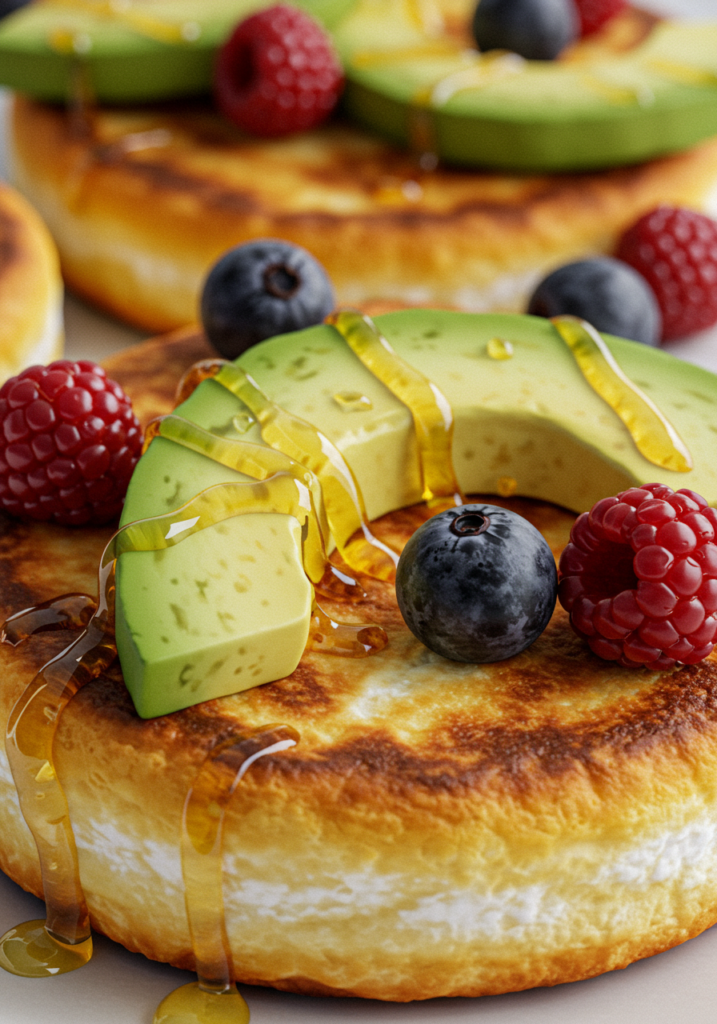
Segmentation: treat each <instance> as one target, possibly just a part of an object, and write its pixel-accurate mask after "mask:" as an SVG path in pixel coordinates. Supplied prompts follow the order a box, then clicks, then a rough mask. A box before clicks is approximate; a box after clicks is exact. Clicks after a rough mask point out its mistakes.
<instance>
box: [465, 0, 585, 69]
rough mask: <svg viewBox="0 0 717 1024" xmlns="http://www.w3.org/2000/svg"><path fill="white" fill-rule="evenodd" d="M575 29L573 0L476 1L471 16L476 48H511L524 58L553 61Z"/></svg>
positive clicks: (576, 33) (567, 43)
mask: <svg viewBox="0 0 717 1024" xmlns="http://www.w3.org/2000/svg"><path fill="white" fill-rule="evenodd" d="M578 32H579V21H578V15H577V10H576V8H575V4H574V3H573V0H480V2H479V3H478V6H477V8H476V12H475V14H474V15H473V36H474V38H475V41H476V44H477V46H478V49H479V50H512V51H513V53H519V54H520V56H521V57H525V58H526V60H553V59H554V58H555V57H557V56H558V54H559V53H560V51H561V50H564V49H565V47H566V46H568V45H569V44H570V43H572V42H573V41H574V40H575V39H577V37H578Z"/></svg>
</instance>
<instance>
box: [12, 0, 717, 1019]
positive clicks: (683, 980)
mask: <svg viewBox="0 0 717 1024" xmlns="http://www.w3.org/2000/svg"><path fill="white" fill-rule="evenodd" d="M650 6H651V7H652V8H653V9H655V10H661V11H664V12H665V13H675V14H680V15H682V16H686V17H696V18H699V17H702V18H715V17H717V0H652V3H651V4H650ZM2 112H3V103H2V96H1V95H0V122H1V121H2ZM0 127H1V126H0ZM1 142H2V134H1V132H0V177H1V176H2V172H3V168H4V151H3V147H2V144H1ZM65 316H66V328H67V351H68V353H69V354H70V355H72V356H74V357H75V358H80V357H83V356H86V357H88V358H94V359H97V360H101V359H103V358H105V357H107V356H108V355H110V354H111V353H113V352H116V351H118V350H120V349H122V348H124V347H126V346H128V345H131V344H134V343H135V342H137V341H139V340H141V339H142V337H144V336H146V335H142V334H141V333H140V332H138V331H135V330H132V329H130V328H128V327H126V326H124V325H123V324H120V323H118V322H117V321H115V320H112V319H111V318H109V317H107V316H104V315H103V314H101V313H99V312H97V311H96V310H93V309H91V308H89V307H88V306H86V305H85V304H84V303H82V302H80V301H78V300H77V299H75V298H73V297H72V296H68V298H67V301H66V308H65ZM666 347H667V348H668V350H669V351H671V352H672V353H673V354H674V355H676V356H678V357H680V358H683V359H687V360H689V361H690V362H695V363H699V364H700V365H702V366H705V367H707V368H709V369H711V370H713V371H715V372H717V327H716V328H713V329H712V330H710V331H705V332H704V333H703V334H700V335H697V336H695V337H693V338H690V339H687V340H685V341H680V342H675V343H673V344H671V345H669V346H666ZM715 884H716V885H717V879H715ZM41 917H44V906H43V904H42V903H41V902H40V901H39V900H37V899H35V898H34V897H32V896H29V895H28V894H27V893H24V892H23V891H22V890H21V889H19V888H18V886H16V885H14V883H12V882H11V881H10V880H9V879H7V878H6V877H5V876H4V875H2V874H1V873H0V934H2V933H3V932H4V931H5V930H6V929H7V928H10V927H12V926H13V925H16V924H18V923H20V922H21V921H26V920H29V919H32V918H41ZM192 978H193V976H192V975H190V974H188V973H186V972H182V971H177V970H175V969H173V968H171V967H167V966H164V965H159V964H155V963H151V962H150V961H148V960H146V959H145V958H144V957H142V956H139V955H137V954H133V953H128V952H127V951H126V950H125V949H123V948H122V947H121V946H118V945H116V944H115V943H113V942H110V941H109V940H108V939H105V938H103V937H102V936H98V937H96V944H95V955H94V957H93V959H92V960H91V961H90V963H89V964H88V965H87V966H86V967H84V968H82V970H79V971H76V972H75V973H73V974H68V975H64V976H62V977H57V978H52V979H48V980H46V981H33V980H26V979H23V978H16V977H14V976H13V975H9V974H5V973H4V972H2V971H0V1024H151V1022H152V1016H153V1013H154V1009H155V1007H156V1006H157V1005H158V1003H159V1002H160V1001H161V1000H162V999H163V998H164V996H165V995H166V994H167V993H168V992H170V991H171V990H172V989H173V988H176V987H177V986H178V985H181V984H184V983H185V982H186V981H189V980H192ZM243 993H244V995H245V997H246V999H247V1001H248V1002H249V1005H250V1007H251V1013H252V1022H253V1024H328V1022H331V1021H335V1020H338V1019H339V1018H340V1019H342V1020H345V1021H350V1022H352V1024H424V1022H425V1024H428V1022H429V1021H430V1022H431V1024H435V1022H441V1024H468V1022H473V1021H476V1022H477V1021H480V1022H481V1024H526V1022H527V1021H530V1024H682V1022H689V1024H715V1021H717V926H716V927H715V928H712V929H711V930H710V931H708V932H705V933H704V934H703V935H701V936H699V937H698V938H696V939H692V940H691V941H690V942H687V943H685V944H684V945H682V946H679V947H677V948H676V949H673V950H670V951H669V952H667V953H662V954H661V955H660V956H656V957H652V958H650V959H649V960H643V961H641V962H639V963H636V964H633V965H632V966H631V967H628V968H627V970H625V971H615V972H613V973H611V974H605V975H602V976H601V977H599V978H594V979H592V980H589V981H583V982H576V983H573V984H570V985H560V986H558V987H556V988H553V989H533V990H531V991H529V992H523V993H516V994H512V995H505V996H495V997H491V998H486V999H437V1000H430V1001H428V1002H425V1003H411V1004H407V1005H401V1004H398V1005H397V1004H389V1003H377V1002H369V1001H365V1000H359V999H339V1000H334V999H311V998H308V997H303V996H292V995H287V994H283V993H278V992H273V991H271V990H268V989H258V988H256V989H252V988H249V987H244V989H243Z"/></svg>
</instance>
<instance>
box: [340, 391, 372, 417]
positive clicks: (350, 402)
mask: <svg viewBox="0 0 717 1024" xmlns="http://www.w3.org/2000/svg"><path fill="white" fill-rule="evenodd" d="M332 397H333V400H334V401H335V402H336V404H337V405H338V407H339V409H341V411H342V412H368V410H369V409H373V402H372V401H371V399H370V398H367V397H366V395H362V394H361V392H360V391H339V392H338V393H337V394H335V395H333V396H332Z"/></svg>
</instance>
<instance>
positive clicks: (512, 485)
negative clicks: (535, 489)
mask: <svg viewBox="0 0 717 1024" xmlns="http://www.w3.org/2000/svg"><path fill="white" fill-rule="evenodd" d="M496 491H497V492H498V494H499V495H500V497H501V498H512V497H513V495H514V494H517V492H518V481H517V480H516V479H515V477H514V476H501V477H498V484H497V486H496Z"/></svg>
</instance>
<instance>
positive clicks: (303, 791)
mask: <svg viewBox="0 0 717 1024" xmlns="http://www.w3.org/2000/svg"><path fill="white" fill-rule="evenodd" d="M207 354H208V348H207V346H206V342H205V341H204V340H203V339H202V338H201V336H199V335H194V334H192V333H191V332H183V333H180V334H178V335H176V336H174V337H172V338H170V339H165V340H161V341H153V342H150V343H147V344H145V345H142V346H139V347H137V348H134V349H129V350H127V351H125V352H124V353H122V354H120V355H118V356H115V357H113V359H112V360H111V361H110V363H109V364H108V369H109V370H110V371H111V374H112V375H113V376H114V377H115V378H116V379H118V380H119V381H120V382H121V383H122V384H123V385H124V386H125V388H127V390H128V391H129V392H130V394H131V396H132V398H133V400H134V402H135V407H136V409H137V410H138V412H139V414H140V415H141V417H142V418H143V420H145V421H146V419H147V418H148V417H150V416H152V415H155V414H156V413H157V412H161V411H166V410H168V409H169V408H170V406H171V399H172V392H173V387H174V384H175V382H176V380H177V378H178V377H179V375H180V373H181V371H182V370H183V369H184V368H186V366H187V365H188V364H189V363H191V362H192V361H193V360H194V359H196V358H201V357H203V356H205V355H207ZM491 500H493V499H491ZM495 500H496V501H498V502H499V503H500V504H505V505H508V506H509V507H512V508H514V509H516V510H517V511H519V512H520V513H521V514H524V515H526V516H527V517H528V518H530V519H531V520H532V521H533V522H534V523H535V524H536V525H537V526H538V527H539V528H540V529H541V530H542V531H543V532H544V534H545V536H546V537H547V538H548V541H549V543H550V544H551V547H552V548H553V550H554V551H555V553H556V554H557V553H558V552H559V550H560V549H561V547H562V546H563V545H564V543H565V542H566V540H567V535H568V531H569V528H570V524H571V522H572V518H573V517H572V515H571V514H570V513H567V512H565V511H563V510H561V509H559V508H556V507H555V506H551V505H546V504H540V503H537V502H530V501H527V500H520V499H509V500H506V501H503V500H501V499H495ZM427 515H428V512H427V511H426V509H425V508H424V507H416V508H413V509H406V510H403V511H400V512H395V513H392V514H390V515H388V516H386V517H385V518H384V519H382V520H379V521H378V523H377V524H376V531H377V532H378V533H379V534H380V535H381V537H383V538H384V539H386V540H387V539H390V540H391V542H393V543H394V544H396V545H398V546H400V545H401V544H402V543H404V542H405V540H406V539H407V538H408V537H409V536H410V535H411V533H412V532H413V531H414V530H415V528H416V527H417V526H418V525H419V524H420V523H421V522H422V521H423V520H424V519H425V517H426V516H427ZM109 532H110V531H109V530H99V529H98V530H78V531H72V530H69V529H63V528H59V527H56V528H53V527H50V526H47V525H44V524H33V525H23V524H20V523H17V522H13V521H11V520H10V519H8V518H4V517H3V518H1V519H0V605H1V607H0V615H2V616H5V615H7V614H9V613H11V612H15V611H17V610H18V609H20V608H22V607H25V606H27V605H29V604H31V603H33V602H36V601H41V600H45V599H48V598H51V597H53V596H55V595H57V594H59V593H61V592H66V591H70V590H90V591H92V590H93V588H94V586H95V570H96V565H97V561H98V558H99V554H100V551H101V549H102V546H103V544H104V543H105V541H106V539H107V537H108V535H109ZM367 589H368V592H369V599H368V600H367V601H366V602H365V603H363V604H358V605H354V606H346V605H336V606H334V607H333V610H334V611H335V613H336V615H337V616H338V617H342V616H343V617H345V618H349V617H350V618H353V619H359V620H363V619H366V620H374V621H379V622H381V623H382V624H383V626H384V627H385V629H386V630H387V632H388V635H389V641H390V642H389V645H388V646H387V647H386V649H385V650H384V651H382V652H381V653H379V654H377V655H374V656H372V657H370V658H366V659H363V660H351V659H342V658H335V657H334V658H332V657H330V656H326V655H320V654H317V653H311V654H306V655H305V656H304V658H303V659H302V661H301V664H300V665H299V667H298V668H297V670H296V671H295V672H294V673H293V674H292V675H291V676H290V677H288V678H286V679H282V680H279V681H277V682H274V683H271V684H267V685H265V686H262V687H259V688H256V689H253V690H249V691H246V692H244V693H242V694H239V695H237V696H234V697H229V698H224V699H222V700H217V701H212V702H208V703H206V704H202V705H199V706H197V707H195V708H192V709H189V710H187V711H181V712H178V713H176V714H173V715H170V716H166V717H164V718H159V719H154V720H150V721H142V720H140V719H139V718H138V717H137V715H136V714H135V712H134V709H133V707H132V704H131V701H130V699H129V696H128V694H127V692H126V690H125V687H124V684H123V681H122V677H121V673H120V670H119V667H118V666H117V665H115V666H114V667H113V668H112V669H111V670H109V671H108V672H106V673H105V674H104V675H103V676H101V677H100V678H99V679H97V680H96V681H95V682H92V683H90V684H88V685H87V686H86V687H85V688H84V689H83V690H82V691H81V692H80V693H79V694H78V695H77V697H76V698H75V699H74V700H73V701H72V702H71V703H70V705H69V707H68V709H67V711H66V712H65V713H64V715H63V717H62V720H61V722H60V724H59V729H58V733H57V740H56V746H55V760H56V767H57V772H58V776H59V778H60V780H61V782H62V784H63V786H64V787H65V790H66V792H67V796H68V801H69V807H70V814H71V819H72V822H73V826H74V830H75V835H76V839H77V845H78V851H79V858H80V871H81V877H82V883H83V886H84V889H85V892H86V895H87V899H88V902H89V906H90V909H91V913H92V919H93V924H94V927H95V928H97V929H100V930H101V931H103V932H105V933H106V934H108V935H109V936H111V937H112V938H114V939H117V940H118V941H120V942H122V943H123V944H125V945H126V946H127V947H128V948H129V949H133V950H139V951H141V952H142V953H144V954H145V955H147V956H149V957H152V958H156V959H160V960H167V961H170V962H172V963H174V964H177V965H180V966H184V967H191V966H192V954H191V946H190V942H189V936H188V929H187V919H186V913H185V908H184V899H183V888H182V880H181V871H180V857H179V829H180V821H181V814H182V805H183V802H184V798H185V796H186V793H187V790H188V787H189V785H190V783H191V781H192V779H193V777H194V775H195V774H196V772H197V770H198V768H199V765H200V763H201V761H202V758H203V756H204V755H205V753H206V752H207V751H208V750H209V748H210V747H211V745H212V744H213V743H214V742H215V740H216V739H217V738H218V737H225V736H227V735H230V734H231V733H232V732H233V731H235V730H238V729H244V728H247V727H254V726H260V725H264V724H267V723H277V722H283V723H286V724H288V725H291V726H293V727H295V728H296V729H298V731H299V733H300V734H301V742H300V744H299V745H298V746H297V747H295V748H294V749H291V750H287V751H285V752H283V753H281V754H279V755H275V756H273V757H271V758H265V759H263V760H262V761H261V762H258V763H257V764H256V765H255V766H253V767H252V769H251V771H250V772H248V773H247V775H246V776H245V779H244V781H243V782H242V784H241V786H239V788H238V790H237V792H236V794H235V798H234V800H233V803H232V805H231V808H230V811H229V814H228V820H227V830H226V835H225V856H224V868H225V876H224V877H225V883H224V885H225V888H224V892H225V901H226V911H227V928H228V933H229V937H230V941H231V943H232V948H233V956H234V964H235V971H236V975H237V977H238V978H239V979H241V980H243V981H246V982H252V983H259V984H265V985H272V986H275V987H276V988H280V989H286V990H289V991H294V992H307V993H325V994H332V995H359V996H364V997H371V998H379V999H388V1000H398V1001H402V1000H411V999H425V998H429V997H434V996H447V995H466V996H468V995H480V994H486V993H496V992H503V991H511V990H517V989H522V988H527V987H530V986H534V985H552V984H557V983H559V982H564V981H571V980H575V979H578V978H584V977H588V976H591V975H594V974H598V973H600V972H602V971H606V970H610V969H612V968H616V967H623V966H625V965H627V964H628V963H630V962H631V961H633V960H635V959H637V958H640V957H643V956H648V955H651V954H653V953H657V952H659V951H661V950H663V949H666V948H669V947H670V946H672V945H675V944H676V943H679V942H682V941H684V940H685V939H688V938H689V937H691V936H693V935H695V934H697V933H698V932H700V931H702V930H703V929H704V928H707V927H709V926H710V925H711V924H712V923H714V921H715V920H717V896H716V895H715V890H714V884H713V880H714V877H715V871H716V870H717V845H716V844H715V842H714V836H715V832H716V831H717V787H716V786H715V778H717V659H715V658H714V657H710V658H709V659H708V660H707V661H705V662H703V663H702V664H700V665H698V666H695V667H686V668H679V669H675V670H674V671H669V672H664V673H661V674H658V673H651V672H647V671H631V670H628V669H623V668H620V667H617V666H615V664H614V663H607V662H604V661H601V660H599V659H598V658H596V657H594V656H593V655H591V654H590V652H589V651H588V649H587V647H586V646H585V645H584V644H583V642H582V641H581V640H579V639H578V638H577V636H576V635H575V634H574V633H573V632H572V631H571V629H570V627H569V625H568V622H567V617H566V615H565V613H564V612H563V611H562V610H560V609H558V610H557V611H556V612H555V615H554V616H553V619H552V621H551V623H550V625H549V627H548V629H547V631H546V632H545V633H544V634H543V636H542V637H541V638H540V639H539V640H538V641H537V642H536V643H535V644H534V645H533V646H532V647H531V648H530V649H529V650H527V651H526V652H524V653H523V654H521V655H520V656H518V657H516V658H512V659H510V660H508V661H506V662H502V663H498V664H493V665H484V666H473V665H465V664H459V663H453V662H448V661H446V660H444V659H442V658H440V657H439V656H437V655H434V654H432V653H431V652H430V651H428V650H427V649H426V648H425V647H423V646H422V645H421V644H420V643H419V642H418V641H417V640H416V639H415V638H414V637H413V636H412V635H411V634H410V633H409V632H408V630H407V629H406V627H405V626H404V624H403V621H402V619H401V616H400V614H399V612H398V609H397V607H396V602H395V597H394V594H393V592H392V590H391V587H390V585H388V584H383V583H378V582H369V583H368V584H367ZM69 637H70V634H64V635H63V634H45V635H38V636H35V637H34V638H31V639H30V640H29V641H28V642H27V643H26V644H24V645H22V646H20V647H17V648H14V649H11V648H9V647H7V646H1V647H0V680H2V682H1V683H0V730H1V731H2V733H3V734H4V729H3V728H2V725H3V723H4V722H6V720H7V716H8V713H9V711H10V708H11V707H12V704H13V702H14V701H15V700H16V699H17V698H18V696H19V695H20V693H21V692H22V689H23V687H24V686H25V685H26V684H27V683H28V682H29V681H30V679H31V678H32V676H33V674H34V673H35V671H37V669H38V668H39V667H40V666H41V665H42V664H43V662H44V661H45V660H46V659H47V658H49V657H50V656H51V655H53V654H55V653H56V652H57V651H59V650H60V649H61V648H62V647H63V645H64V644H66V643H67V642H68V639H69ZM0 865H1V866H2V868H3V870H5V871H6V872H7V873H8V874H9V875H10V876H11V877H12V878H14V879H15V880H16V881H18V882H20V884H22V885H23V886H25V887H26V888H28V889H31V890H32V891H34V892H36V893H40V891H41V885H40V879H39V873H38V868H37V860H36V856H35V851H34V847H33V843H32V839H31V837H30V834H29V832H28V830H27V828H26V826H25V824H24V822H23V821H22V819H21V817H20V813H19V809H18V805H17V800H16V798H15V794H14V788H13V785H12V781H11V777H10V773H9V770H8V765H7V761H6V758H5V755H4V753H2V754H1V755H0Z"/></svg>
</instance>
